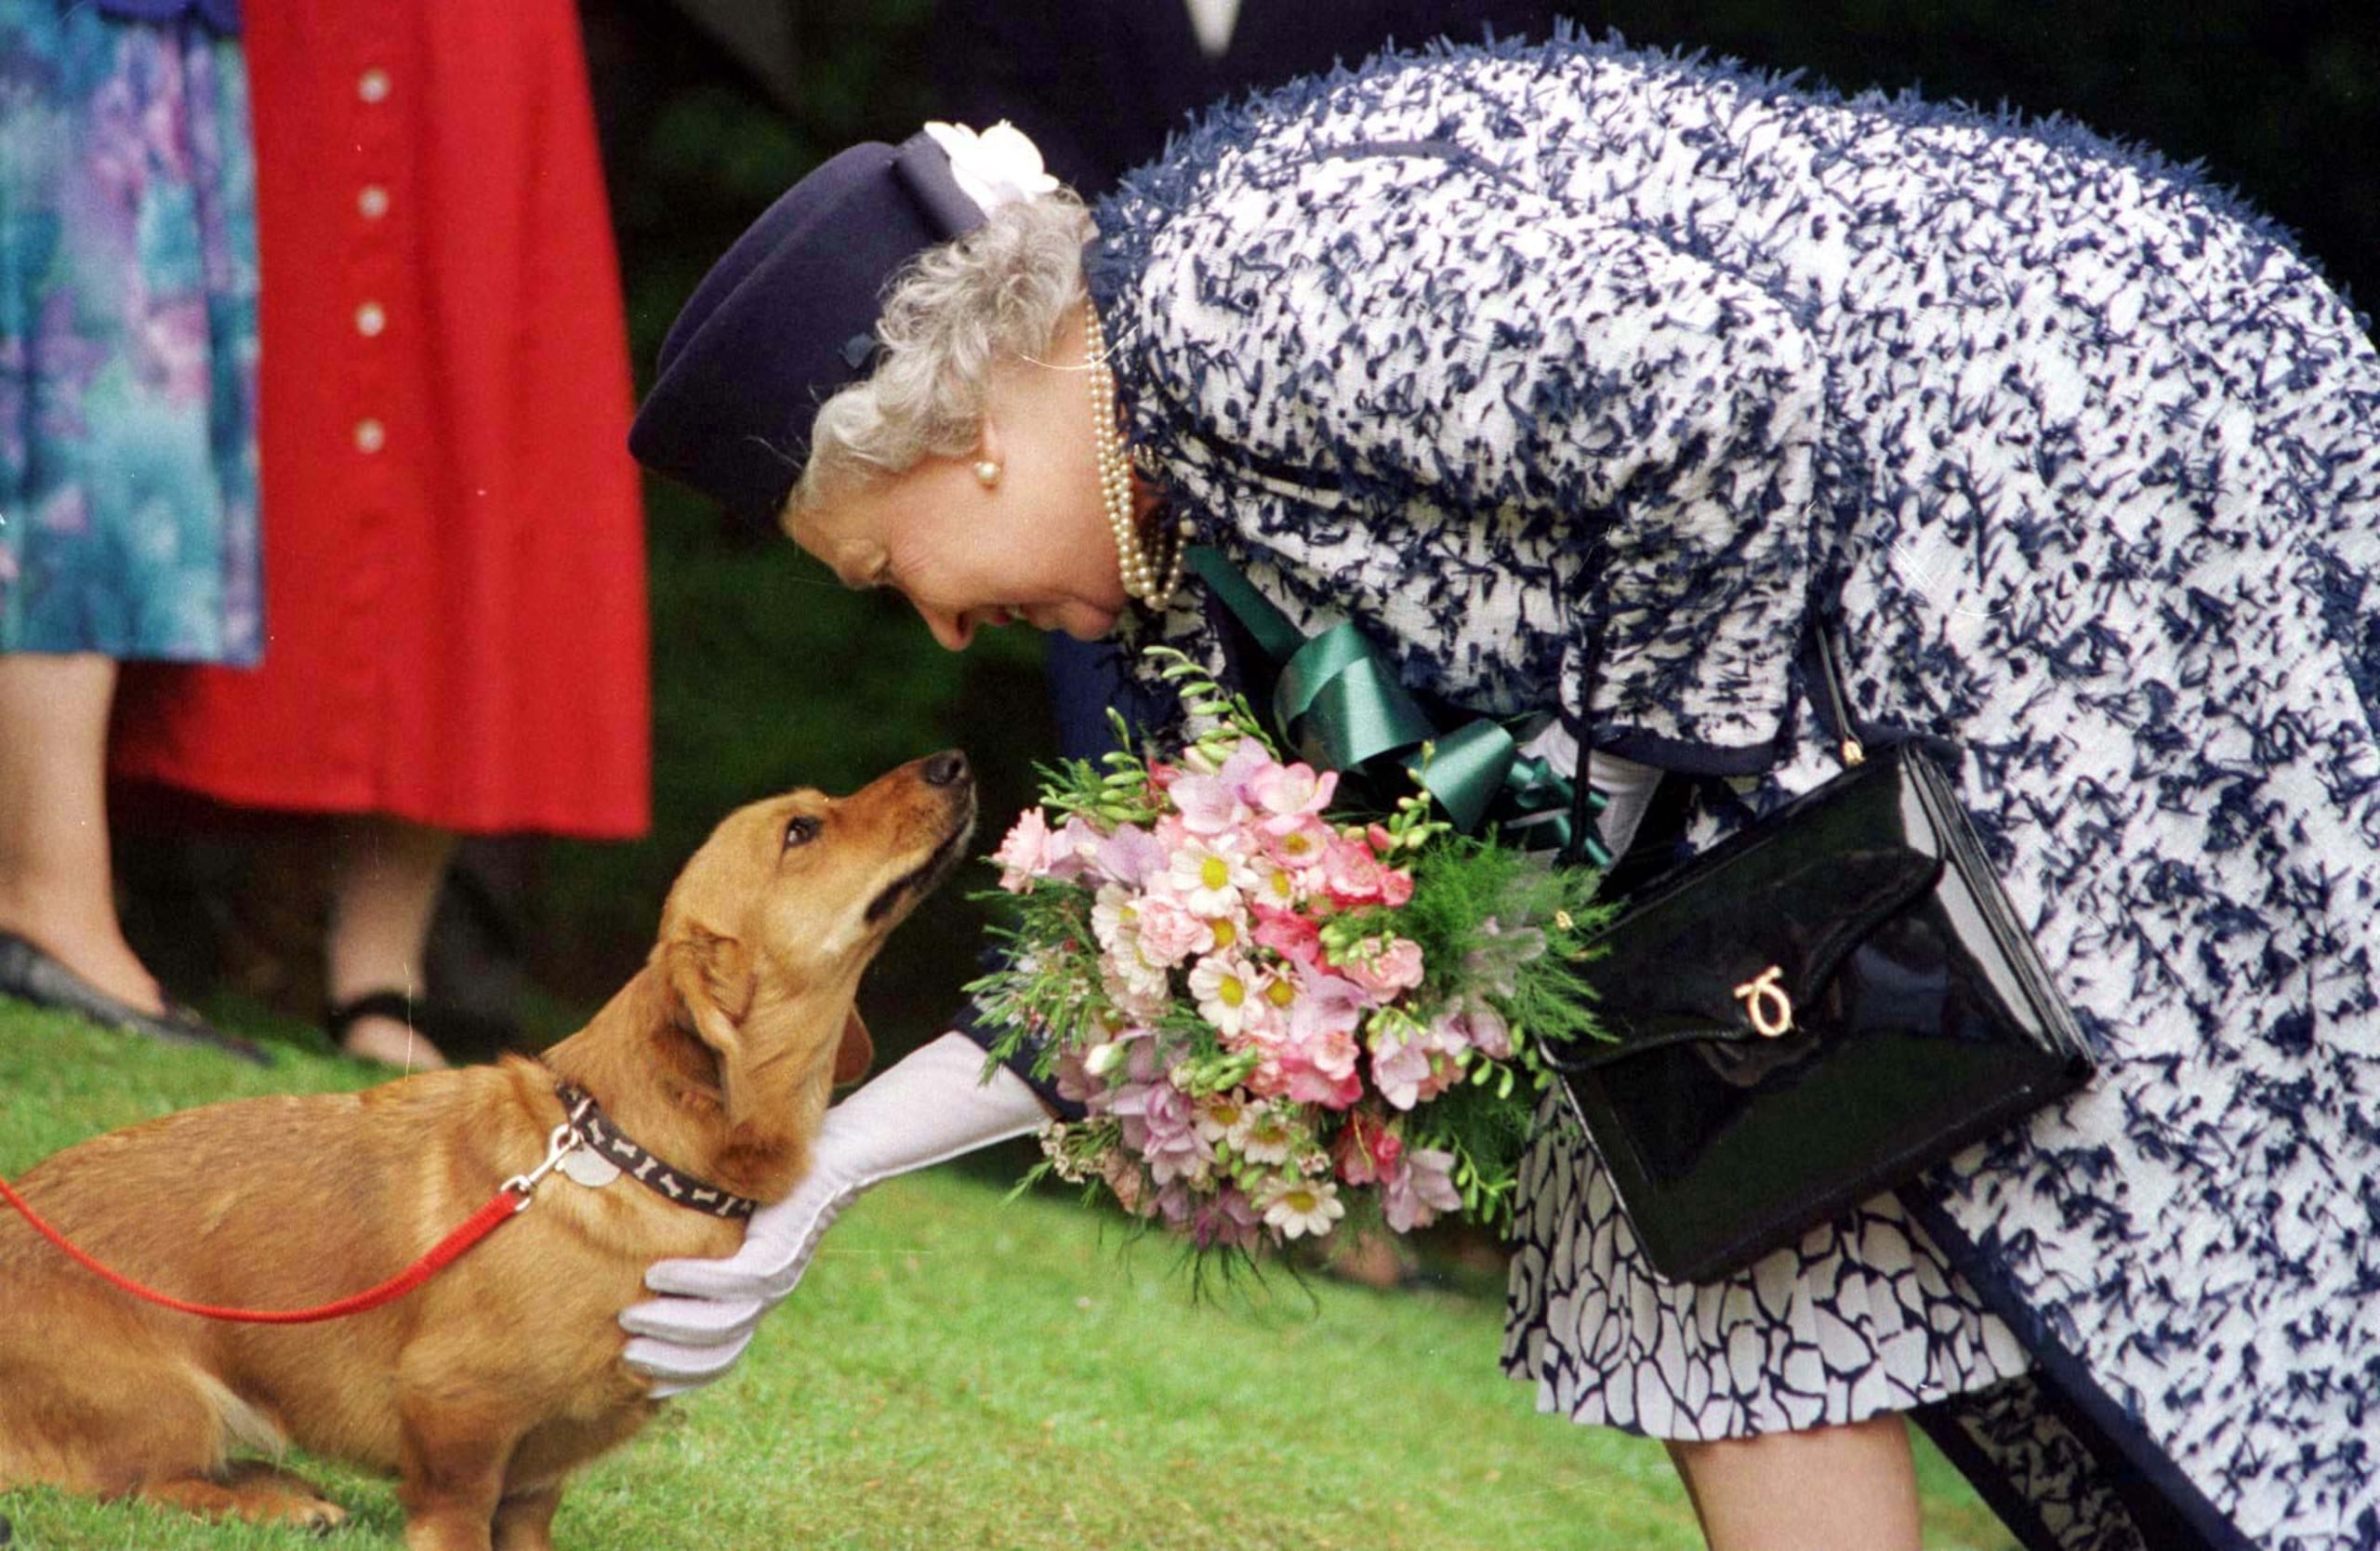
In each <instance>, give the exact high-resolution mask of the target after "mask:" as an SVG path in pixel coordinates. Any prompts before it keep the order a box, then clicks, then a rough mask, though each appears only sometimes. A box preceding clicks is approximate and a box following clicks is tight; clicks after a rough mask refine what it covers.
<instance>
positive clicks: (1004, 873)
mask: <svg viewBox="0 0 2380 1551" xmlns="http://www.w3.org/2000/svg"><path fill="white" fill-rule="evenodd" d="M1049 857H1050V825H1049V822H1048V821H1047V820H1046V819H1044V818H1043V817H1042V816H1041V810H1040V809H1038V808H1027V809H1025V811H1024V812H1023V813H1021V814H1019V815H1016V823H1015V825H1014V826H1012V828H1011V829H1010V830H1009V832H1008V835H1007V838H1005V839H1003V840H1002V841H1001V842H1000V848H999V849H998V851H995V852H993V853H992V860H993V861H995V862H998V864H999V868H1000V887H1002V888H1004V889H1006V890H1008V892H1009V893H1011V894H1021V893H1023V892H1024V890H1025V884H1026V883H1028V882H1031V881H1032V880H1033V879H1034V878H1035V877H1038V876H1039V875H1040V873H1041V871H1042V869H1043V868H1045V867H1047V866H1048V865H1049Z"/></svg>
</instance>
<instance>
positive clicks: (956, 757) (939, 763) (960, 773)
mask: <svg viewBox="0 0 2380 1551" xmlns="http://www.w3.org/2000/svg"><path fill="white" fill-rule="evenodd" d="M919 774H921V775H924V776H925V781H926V785H928V786H930V787H955V786H957V785H958V784H959V782H961V781H963V780H965V779H967V756H966V755H964V754H962V753H960V752H959V750H958V749H944V750H943V751H942V752H941V753H939V754H930V755H928V756H927V757H926V763H925V769H924V770H923V771H921V772H920V773H919Z"/></svg>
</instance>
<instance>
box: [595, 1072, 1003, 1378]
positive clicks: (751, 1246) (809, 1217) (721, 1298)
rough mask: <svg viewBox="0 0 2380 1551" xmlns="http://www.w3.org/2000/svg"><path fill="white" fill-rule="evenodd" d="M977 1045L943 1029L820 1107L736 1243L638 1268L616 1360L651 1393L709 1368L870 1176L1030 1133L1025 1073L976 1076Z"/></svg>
mask: <svg viewBox="0 0 2380 1551" xmlns="http://www.w3.org/2000/svg"><path fill="white" fill-rule="evenodd" d="M984 1059H985V1057H984V1047H983V1046H981V1045H979V1044H977V1043H975V1042H974V1041H972V1040H970V1039H968V1038H967V1037H966V1036H965V1035H963V1034H945V1035H944V1036H943V1037H942V1038H941V1039H939V1040H936V1041H934V1042H933V1043H932V1044H930V1045H927V1046H925V1047H924V1048H923V1049H920V1050H919V1051H917V1052H915V1053H914V1054H910V1055H908V1056H907V1057H906V1058H905V1059H903V1060H901V1061H900V1062H898V1063H896V1064H894V1065H893V1066H892V1067H888V1068H887V1069H886V1070H885V1071H884V1072H883V1073H882V1075H880V1076H879V1077H878V1078H877V1079H876V1080H874V1081H872V1082H870V1083H868V1084H867V1085H866V1086H865V1087H863V1088H861V1089H860V1090H858V1091H857V1092H856V1093H854V1094H852V1096H851V1097H849V1098H847V1099H845V1100H843V1102H842V1103H840V1104H839V1105H836V1106H835V1107H833V1108H831V1109H829V1110H827V1111H826V1120H825V1122H824V1123H823V1124H821V1125H820V1126H819V1128H818V1135H817V1139H816V1140H815V1141H814V1142H813V1144H812V1147H811V1154H810V1173H809V1174H808V1176H807V1177H805V1178H804V1179H803V1180H802V1182H801V1184H800V1186H797V1187H796V1188H795V1190H794V1192H793V1194H792V1195H790V1196H787V1198H786V1199H785V1200H781V1201H777V1202H775V1203H774V1204H772V1205H769V1206H764V1207H762V1208H760V1210H759V1211H758V1212H755V1213H752V1220H751V1222H750V1223H748V1224H747V1225H746V1226H745V1229H744V1247H743V1248H742V1249H740V1250H738V1251H736V1252H735V1253H734V1254H732V1255H730V1256H728V1257H727V1258H726V1259H724V1260H665V1261H662V1262H660V1263H659V1264H658V1265H656V1266H653V1267H652V1268H651V1269H650V1270H648V1271H646V1272H645V1274H644V1284H645V1286H647V1287H649V1288H651V1289H653V1291H655V1293H674V1294H678V1295H677V1296H672V1297H664V1298H655V1299H651V1300H648V1301H647V1302H644V1303H641V1304H637V1305H634V1306H631V1307H629V1308H628V1310H627V1311H626V1312H624V1313H623V1314H622V1315H621V1316H620V1323H621V1324H622V1325H624V1326H626V1327H627V1329H628V1332H629V1333H630V1334H631V1335H633V1336H635V1337H636V1339H635V1340H632V1341H630V1342H629V1343H628V1354H627V1356H628V1366H629V1367H630V1368H632V1369H634V1370H636V1371H637V1372H640V1373H642V1374H644V1375H645V1376H646V1377H648V1378H650V1379H652V1380H653V1381H654V1382H653V1391H652V1392H653V1395H654V1397H655V1399H660V1398H662V1397H665V1396H669V1395H679V1394H682V1393H684V1392H685V1391H687V1390H689V1389H694V1388H696V1387H699V1386H700V1385H707V1384H708V1383H710V1382H711V1381H712V1380H713V1379H716V1378H718V1377H719V1376H720V1375H721V1373H724V1372H727V1371H728V1370H729V1369H730V1368H732V1367H734V1365H735V1359H737V1358H739V1357H741V1356H743V1355H744V1348H745V1347H746V1346H749V1345H750V1344H751V1340H752V1331H753V1328H754V1327H755V1326H757V1325H758V1324H759V1323H760V1316H761V1315H763V1314H766V1313H767V1312H768V1311H769V1310H770V1309H771V1308H772V1307H774V1306H775V1305H776V1304H777V1303H778V1301H779V1300H781V1299H783V1298H784V1297H785V1295H786V1294H787V1293H790V1292H792V1291H793V1289H794V1287H795V1285H796V1284H797V1283H799V1282H800V1280H801V1273H802V1271H803V1270H804V1269H805V1268H806V1267H807V1266H809V1264H810V1256H811V1253H812V1252H813V1250H815V1249H816V1248H817V1246H818V1239H819V1236H820V1235H821V1234H823V1233H825V1232H826V1226H827V1225H828V1224H830V1223H832V1222H833V1221H834V1220H835V1216H836V1214H837V1213H840V1212H841V1211H842V1209H843V1208H844V1207H846V1206H848V1205H850V1204H851V1203H852V1202H853V1200H856V1199H857V1198H858V1196H859V1193H860V1192H861V1191H863V1190H865V1189H866V1188H867V1187H868V1186H871V1185H875V1184H877V1183H878V1182H879V1181H881V1180H885V1179H890V1178H891V1177H892V1176H893V1175H894V1174H905V1173H908V1172H910V1171H911V1170H913V1169H922V1168H926V1167H928V1166H930V1165H932V1164H935V1163H941V1162H944V1161H946V1160H950V1159H953V1158H956V1157H958V1156H959V1154H960V1153H964V1152H972V1151H973V1150H974V1149H975V1148H977V1147H989V1146H990V1145H991V1144H993V1143H994V1142H1004V1141H1006V1140H1008V1139H1009V1138H1010V1137H1012V1136H1022V1135H1024V1134H1025V1133H1027V1132H1031V1131H1038V1130H1039V1129H1040V1127H1041V1126H1042V1125H1043V1124H1044V1123H1045V1122H1047V1121H1048V1120H1049V1119H1050V1115H1049V1111H1047V1110H1046V1109H1044V1108H1043V1107H1042V1106H1041V1100H1040V1099H1039V1098H1038V1096H1036V1095H1035V1094H1034V1092H1033V1089H1032V1088H1031V1086H1030V1085H1028V1084H1027V1083H1026V1082H1025V1080H1024V1079H1023V1078H1021V1077H1019V1076H1017V1075H1016V1074H1015V1073H1014V1072H1012V1071H1010V1070H1009V1069H1008V1068H1007V1067H1000V1068H999V1069H998V1070H997V1071H995V1072H994V1073H993V1074H992V1078H991V1080H990V1081H988V1082H985V1081H984V1080H983V1075H984Z"/></svg>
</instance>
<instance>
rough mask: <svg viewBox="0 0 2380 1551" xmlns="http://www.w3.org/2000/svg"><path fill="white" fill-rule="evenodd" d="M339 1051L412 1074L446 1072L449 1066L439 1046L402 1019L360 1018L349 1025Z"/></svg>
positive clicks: (339, 1043) (339, 1044) (360, 1059)
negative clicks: (423, 1036)
mask: <svg viewBox="0 0 2380 1551" xmlns="http://www.w3.org/2000/svg"><path fill="white" fill-rule="evenodd" d="M338 1048H339V1049H340V1050H341V1051H344V1052H345V1053H346V1054H350V1055H352V1056H354V1057H355V1058H356V1059H357V1060H359V1061H377V1062H378V1063H379V1064H380V1065H381V1066H384V1067H399V1068H401V1069H403V1070H404V1071H409V1072H433V1071H443V1070H444V1069H445V1068H446V1064H447V1063H446V1057H445V1056H443V1055H442V1054H439V1051H438V1047H437V1046H436V1045H433V1044H431V1043H430V1041H428V1040H426V1039H424V1038H422V1037H421V1035H419V1034H418V1033H417V1032H415V1030H414V1029H413V1027H412V1026H411V1025H409V1024H407V1023H405V1022H403V1020H402V1019H398V1018H383V1017H377V1016H371V1017H361V1018H358V1019H356V1020H355V1021H354V1022H353V1023H351V1024H350V1025H349V1026H348V1028H347V1033H346V1034H345V1035H344V1036H343V1037H342V1038H341V1039H340V1040H339V1042H338Z"/></svg>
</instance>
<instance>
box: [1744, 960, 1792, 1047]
mask: <svg viewBox="0 0 2380 1551" xmlns="http://www.w3.org/2000/svg"><path fill="white" fill-rule="evenodd" d="M1784 974H1785V971H1784V969H1783V968H1782V967H1780V966H1778V965H1776V964H1771V965H1769V966H1768V967H1767V968H1766V969H1765V970H1763V971H1761V972H1760V973H1759V974H1756V975H1754V976H1752V978H1751V979H1750V980H1747V981H1745V982H1744V983H1743V984H1742V985H1740V986H1739V987H1737V988H1736V990H1735V996H1736V1000H1737V1001H1740V1002H1742V1003H1743V1004H1744V1015H1745V1016H1747V1017H1749V1018H1751V1019H1752V1032H1754V1033H1756V1034H1758V1035H1759V1036H1760V1037H1761V1038H1762V1039H1765V1040H1774V1039H1778V1038H1779V1037H1780V1036H1783V1035H1786V1034H1791V1033H1792V1031H1793V999H1792V997H1789V996H1787V995H1786V994H1785V988H1784V987H1782V986H1779V985H1778V983H1777V982H1778V980H1779V979H1781V978H1782V977H1783V976H1784Z"/></svg>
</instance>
